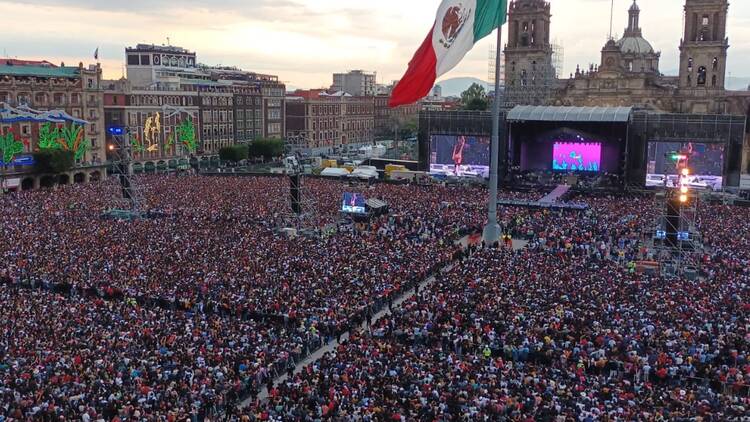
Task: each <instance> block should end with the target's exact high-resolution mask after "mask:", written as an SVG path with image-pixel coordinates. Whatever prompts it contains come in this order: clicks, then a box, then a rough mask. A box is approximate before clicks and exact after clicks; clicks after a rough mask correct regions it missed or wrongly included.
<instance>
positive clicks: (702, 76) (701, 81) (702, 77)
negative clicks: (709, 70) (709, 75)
mask: <svg viewBox="0 0 750 422" xmlns="http://www.w3.org/2000/svg"><path fill="white" fill-rule="evenodd" d="M697 82H698V86H704V85H706V68H705V66H701V67H699V68H698V80H697Z"/></svg>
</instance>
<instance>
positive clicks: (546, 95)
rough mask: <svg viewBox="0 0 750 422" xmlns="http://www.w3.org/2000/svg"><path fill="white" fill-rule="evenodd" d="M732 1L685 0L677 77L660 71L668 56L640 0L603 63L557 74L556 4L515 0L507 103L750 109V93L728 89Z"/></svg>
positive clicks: (704, 110)
mask: <svg viewBox="0 0 750 422" xmlns="http://www.w3.org/2000/svg"><path fill="white" fill-rule="evenodd" d="M728 7H729V3H728V1H727V0H685V8H684V10H685V26H684V35H683V39H682V41H681V43H680V69H679V75H677V76H665V75H663V74H662V73H661V71H660V68H659V67H660V58H661V53H660V52H658V51H656V50H655V49H654V48H653V46H652V45H651V43H649V42H648V41H647V40H646V38H645V37H644V33H643V30H642V28H641V27H640V13H641V10H640V7H639V6H638V3H637V1H636V0H633V3H632V5H631V6H630V9H629V11H628V23H627V26H626V28H625V31H624V33H623V36H622V37H621V38H620V39H618V40H615V39H610V40H608V41H607V42H606V43H605V45H604V47H603V48H602V50H601V55H600V60H599V64H598V65H593V64H592V65H589V66H588V67H587V68H586V67H584V68H581V67H578V68H577V69H576V72H575V74H572V75H570V78H568V79H555V78H549V77H548V75H549V71H550V69H551V66H550V65H549V63H550V61H551V59H552V50H551V49H550V48H549V36H550V22H551V19H550V16H551V11H550V4H549V2H547V1H544V0H514V1H512V2H511V4H510V8H509V15H508V21H509V25H510V26H509V28H510V29H509V31H510V34H509V41H508V45H507V47H506V49H505V55H506V78H505V83H506V97H505V101H506V103H507V105H509V106H512V105H519V104H520V105H572V106H636V107H643V108H647V109H652V110H660V111H665V112H678V113H714V114H724V113H730V112H731V113H734V114H743V115H744V114H747V113H748V108H747V101H746V98H747V93H746V92H731V91H726V89H725V77H726V71H727V70H726V61H727V50H728V48H729V43H728V39H727V37H726V29H727V28H726V23H727V14H728Z"/></svg>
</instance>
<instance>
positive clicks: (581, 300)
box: [0, 176, 750, 422]
mask: <svg viewBox="0 0 750 422" xmlns="http://www.w3.org/2000/svg"><path fill="white" fill-rule="evenodd" d="M141 183H142V185H143V191H144V194H145V200H144V202H145V203H144V207H145V208H148V209H151V210H157V211H158V214H160V215H161V217H160V218H154V219H144V220H136V221H117V220H109V219H103V218H101V216H102V213H103V212H104V211H105V210H106V209H108V208H110V207H111V206H112V198H113V197H116V196H117V194H118V192H117V190H116V189H117V186H116V185H115V184H113V183H100V184H92V185H77V186H69V187H61V188H58V189H57V190H55V191H37V192H22V193H18V194H14V195H8V196H5V197H3V198H0V203H2V206H3V210H4V221H3V223H2V225H0V230H2V235H3V238H4V239H5V242H3V243H2V244H0V257H2V259H3V261H2V267H1V268H0V278H1V281H0V297H1V298H2V303H3V304H4V306H2V307H0V324H2V325H1V326H2V328H0V330H2V331H0V333H1V335H0V422H2V421H5V420H52V419H56V420H61V419H66V420H67V419H71V420H73V419H79V418H80V419H82V420H84V421H90V420H108V421H109V420H119V421H124V420H188V419H189V420H203V419H204V418H206V417H209V418H210V417H211V416H212V415H217V414H222V415H226V416H225V417H227V418H232V419H237V420H243V421H255V420H271V421H318V420H341V421H350V420H351V421H380V420H392V421H406V420H423V421H453V420H466V421H475V420H476V421H482V420H487V421H492V420H504V419H507V420H559V421H563V420H582V421H588V420H591V421H593V420H682V419H687V418H702V419H703V420H733V419H735V420H740V419H741V418H742V417H745V416H746V415H747V414H748V413H750V401H749V400H750V399H749V398H748V397H750V391H749V389H750V387H749V385H750V360H748V350H750V348H749V347H748V346H749V345H750V322H749V321H748V314H749V313H750V291H749V290H748V289H750V287H748V286H750V283H749V282H750V269H749V268H750V241H749V240H748V239H747V236H746V233H748V232H750V210H747V209H742V208H736V207H728V206H724V205H709V204H705V205H704V206H702V207H701V209H700V211H701V212H700V215H699V217H698V224H699V227H700V230H701V232H702V233H704V243H705V245H706V249H705V251H704V253H703V255H702V257H701V259H702V265H703V269H702V270H703V271H702V272H701V277H699V278H697V279H695V280H690V279H688V278H684V277H678V278H665V277H662V276H661V275H659V274H653V275H646V274H642V273H638V272H635V271H633V267H632V266H631V265H628V263H632V262H633V261H636V260H645V259H650V258H653V256H652V254H653V251H650V250H648V248H647V247H645V246H644V243H643V242H642V240H643V239H644V235H645V234H646V233H647V232H648V230H649V228H652V226H653V223H654V221H655V220H656V217H657V215H658V213H659V209H658V204H657V203H656V201H655V200H654V199H653V197H649V196H641V197H639V196H628V197H619V196H611V195H604V194H601V195H599V196H590V195H585V194H582V195H580V196H578V197H576V198H575V200H576V201H577V202H582V203H586V204H587V205H588V207H589V208H588V209H587V210H585V211H564V210H551V209H526V208H520V207H519V208H516V207H501V208H500V209H499V215H498V220H499V222H500V223H501V226H502V227H503V230H504V231H505V232H506V233H509V234H512V235H513V236H514V237H515V238H523V239H525V240H527V241H528V242H529V243H528V246H527V247H526V248H523V249H521V250H517V251H514V250H512V249H508V248H495V249H487V250H479V249H477V250H474V249H473V248H472V247H470V248H469V250H468V251H466V250H462V248H461V246H460V245H459V244H458V243H457V240H459V238H461V237H462V236H463V235H464V234H467V233H473V232H477V231H479V230H480V229H481V227H482V226H483V224H484V223H485V221H486V220H485V218H486V216H485V212H486V209H485V204H486V200H487V192H486V189H484V188H481V187H445V186H438V185H431V186H417V185H392V184H372V185H367V184H362V185H357V186H351V185H349V184H348V183H344V182H338V181H324V180H318V179H311V180H306V181H305V188H306V194H308V195H309V197H310V198H312V201H311V202H310V203H308V204H307V206H308V207H309V212H310V213H311V214H314V219H313V220H311V221H314V224H315V226H316V228H315V232H316V233H317V235H315V236H297V237H288V236H287V235H286V234H285V233H284V232H281V231H279V230H278V229H279V228H280V227H281V226H283V225H284V224H285V223H288V222H289V221H290V219H289V215H288V214H289V212H288V208H289V205H288V195H289V191H288V185H287V183H288V182H287V181H286V180H285V179H283V178H274V177H226V178H222V177H199V176H191V177H174V176H154V177H146V178H143V179H142V180H141ZM344 192H361V193H364V194H365V196H366V197H369V198H379V199H382V200H384V201H386V202H387V203H388V204H389V207H390V213H389V214H388V215H385V216H381V217H377V218H373V219H372V220H370V221H367V222H361V223H356V222H352V221H348V220H347V219H342V217H341V215H340V213H339V209H340V205H341V204H340V199H341V197H342V194H343V193H344ZM501 195H502V196H503V197H504V198H509V199H510V198H512V199H523V200H535V199H538V198H540V197H541V196H544V193H543V192H538V191H529V192H503V193H502V194H501ZM430 274H436V279H435V281H434V282H433V284H432V285H431V286H429V287H428V288H426V289H420V290H419V292H418V294H416V295H415V296H413V297H412V298H410V299H408V300H406V301H405V302H404V303H403V304H401V305H400V306H396V307H393V309H392V311H391V312H390V314H388V315H387V316H386V317H384V318H382V319H380V320H378V321H373V323H372V324H371V325H368V326H369V328H367V329H365V330H359V329H357V328H356V327H359V326H360V325H361V323H362V322H364V321H369V320H370V319H371V318H372V316H373V315H374V314H375V313H376V312H377V311H378V310H380V309H382V308H388V307H389V306H388V304H390V303H391V302H392V301H393V299H394V297H396V296H398V295H400V294H401V293H403V292H405V291H407V290H410V289H412V288H413V287H415V286H416V285H417V284H418V283H419V282H421V281H422V280H424V279H426V278H427V277H428V275H430ZM349 330H352V335H351V337H350V338H349V340H348V341H345V342H343V343H341V344H340V345H339V346H337V347H336V348H335V350H334V352H332V353H328V354H326V355H325V356H324V357H323V358H322V359H320V360H318V361H316V362H314V363H313V364H311V365H309V366H307V367H306V368H305V369H304V370H303V371H302V372H300V373H299V374H297V375H293V376H290V377H288V378H287V380H286V381H285V382H283V383H281V384H280V385H273V380H274V378H276V377H277V376H278V375H280V374H282V373H286V372H289V373H290V374H291V372H292V368H293V367H294V366H295V365H296V364H297V363H298V362H300V360H301V359H302V358H303V357H305V356H307V355H308V354H309V353H311V352H312V351H314V350H315V349H317V348H318V347H320V346H322V345H324V344H326V343H328V342H330V341H331V340H333V339H334V338H336V337H338V336H339V335H340V334H341V333H343V332H345V331H349ZM266 386H267V387H268V396H269V397H268V399H267V400H264V399H260V398H258V397H257V395H258V393H259V392H260V391H261V389H262V388H264V387H266ZM248 397H250V402H251V405H250V406H248V407H246V408H240V407H238V406H237V405H238V404H239V402H240V401H242V400H243V399H246V398H248Z"/></svg>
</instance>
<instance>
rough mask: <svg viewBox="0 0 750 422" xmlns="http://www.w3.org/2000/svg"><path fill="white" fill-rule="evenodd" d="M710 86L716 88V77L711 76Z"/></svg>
mask: <svg viewBox="0 0 750 422" xmlns="http://www.w3.org/2000/svg"><path fill="white" fill-rule="evenodd" d="M711 86H714V87H715V86H716V75H713V76H711Z"/></svg>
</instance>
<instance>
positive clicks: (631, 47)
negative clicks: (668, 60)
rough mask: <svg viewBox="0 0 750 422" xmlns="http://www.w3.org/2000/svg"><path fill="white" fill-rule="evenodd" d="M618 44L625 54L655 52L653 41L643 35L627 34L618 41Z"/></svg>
mask: <svg viewBox="0 0 750 422" xmlns="http://www.w3.org/2000/svg"><path fill="white" fill-rule="evenodd" d="M617 46H618V47H620V50H621V51H622V52H623V54H628V53H632V54H652V53H653V52H654V47H652V46H651V43H650V42H648V41H646V39H645V38H643V37H641V36H625V37H623V38H622V39H620V41H617Z"/></svg>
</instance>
